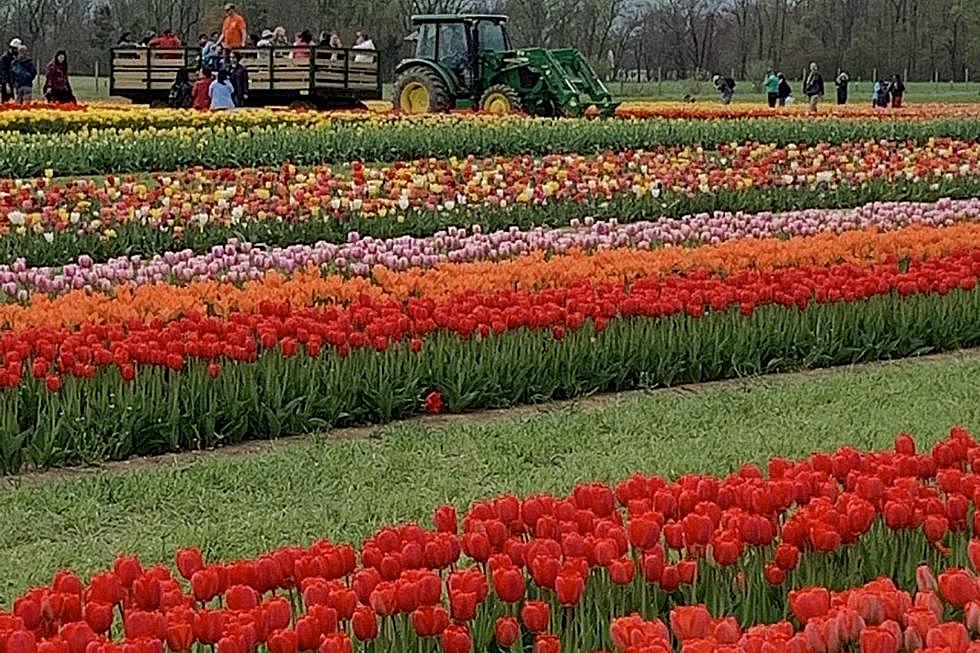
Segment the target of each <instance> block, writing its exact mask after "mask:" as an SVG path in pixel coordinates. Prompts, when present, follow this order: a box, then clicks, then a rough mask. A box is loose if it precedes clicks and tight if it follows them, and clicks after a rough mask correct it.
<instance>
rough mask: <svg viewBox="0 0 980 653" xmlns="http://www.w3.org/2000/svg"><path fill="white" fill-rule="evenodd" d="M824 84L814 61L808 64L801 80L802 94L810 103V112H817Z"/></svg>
mask: <svg viewBox="0 0 980 653" xmlns="http://www.w3.org/2000/svg"><path fill="white" fill-rule="evenodd" d="M823 92H824V86H823V75H821V74H820V71H819V70H818V69H817V64H816V63H811V64H810V71H809V72H808V73H807V75H806V79H805V80H804V81H803V94H804V95H805V96H806V97H807V100H808V101H809V103H810V112H811V113H816V112H817V104H819V103H820V100H821V99H822V98H823Z"/></svg>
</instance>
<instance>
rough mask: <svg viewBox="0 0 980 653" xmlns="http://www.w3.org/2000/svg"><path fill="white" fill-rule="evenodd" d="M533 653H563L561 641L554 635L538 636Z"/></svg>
mask: <svg viewBox="0 0 980 653" xmlns="http://www.w3.org/2000/svg"><path fill="white" fill-rule="evenodd" d="M533 653H561V640H559V639H558V638H557V637H556V636H554V635H537V636H535V638H534V651H533Z"/></svg>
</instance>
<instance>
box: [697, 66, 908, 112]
mask: <svg viewBox="0 0 980 653" xmlns="http://www.w3.org/2000/svg"><path fill="white" fill-rule="evenodd" d="M712 82H713V83H714V86H715V88H716V89H717V90H718V92H719V93H720V94H721V101H722V103H723V104H731V102H732V97H733V96H734V94H735V80H734V79H732V78H731V77H724V76H721V75H714V77H712ZM850 82H851V79H850V77H849V76H848V74H847V72H845V71H843V70H839V71H838V73H837V77H836V78H834V86H836V87H837V104H839V105H842V104H847V96H848V86H849V85H850ZM762 85H763V87H764V88H765V90H766V101H767V102H768V104H769V107H770V108H776V107H782V106H786V105H787V104H792V103H793V89H792V87H790V85H789V82H788V81H787V79H786V76H785V75H784V74H783V73H781V72H776V71H775V70H774V69H772V68H770V69H769V70H768V71H767V72H766V76H765V79H763V81H762ZM824 91H825V88H824V80H823V75H822V74H821V73H820V69H819V67H818V66H817V64H816V63H811V64H810V66H809V68H808V69H807V73H806V76H805V77H804V79H803V94H804V95H805V96H806V98H807V103H808V104H809V107H810V111H813V112H816V111H817V106H818V104H819V103H820V101H821V100H822V99H823V96H824ZM904 95H905V84H904V83H902V78H901V76H900V75H895V76H894V77H893V78H892V79H891V81H885V80H878V81H876V82H875V85H874V96H873V98H872V106H874V107H888V106H889V105H890V106H891V107H892V108H896V109H897V108H899V107H901V106H902V97H903V96H904Z"/></svg>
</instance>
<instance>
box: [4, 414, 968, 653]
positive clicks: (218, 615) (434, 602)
mask: <svg viewBox="0 0 980 653" xmlns="http://www.w3.org/2000/svg"><path fill="white" fill-rule="evenodd" d="M978 470H980V445H978V443H977V442H976V441H975V440H974V439H973V438H972V437H971V436H970V435H969V434H968V433H967V432H966V431H964V430H962V429H953V431H952V432H951V433H950V436H949V437H948V438H947V439H945V440H943V441H942V442H940V443H938V444H937V445H935V447H933V449H932V450H931V451H929V452H927V453H918V452H917V451H916V447H915V443H914V441H913V440H912V439H911V437H909V436H907V435H902V436H899V437H898V438H896V441H895V449H894V451H891V452H884V451H883V452H873V453H861V452H859V451H857V450H854V449H852V448H846V447H845V448H842V449H840V450H838V451H836V452H834V453H828V454H815V455H813V456H811V457H810V458H807V459H804V460H800V461H787V460H783V459H778V458H777V459H773V460H771V461H769V464H768V467H767V472H768V473H767V474H763V472H762V470H760V469H759V468H757V467H755V466H754V465H746V466H745V467H743V468H742V469H740V470H738V471H737V472H735V473H732V474H730V475H728V476H726V477H724V478H715V477H711V476H705V475H688V476H683V477H681V478H679V479H677V480H676V481H668V480H666V479H663V478H660V477H657V476H643V475H636V476H633V477H631V478H629V479H626V480H624V481H622V482H620V483H618V484H617V485H616V486H609V485H606V484H603V483H588V484H581V485H578V486H576V487H575V488H574V489H573V491H572V492H571V493H570V494H569V495H568V496H567V497H554V496H550V495H534V496H529V497H525V498H523V499H519V498H517V497H515V496H511V495H507V496H501V497H497V498H495V499H488V500H482V501H478V502H476V503H474V504H473V505H472V506H471V507H470V509H469V510H468V511H467V513H466V514H465V515H464V516H463V518H462V520H461V522H460V520H458V518H457V515H456V511H455V509H454V508H452V507H450V506H442V507H440V508H439V509H437V510H436V511H435V514H434V518H433V521H434V528H433V529H431V530H429V529H425V528H423V527H421V526H419V525H416V524H405V525H402V526H398V527H385V528H382V529H380V530H379V531H377V532H376V533H375V534H374V535H373V536H371V537H369V538H367V539H366V540H364V542H363V543H362V545H361V546H360V547H359V549H356V548H355V547H353V546H351V545H347V544H333V543H330V542H327V541H322V540H321V541H317V542H315V543H314V544H312V545H311V546H309V547H307V548H300V547H283V548H280V549H277V550H274V551H270V552H268V553H266V554H263V555H260V556H259V557H257V558H255V559H252V560H239V561H234V562H229V563H214V562H212V563H208V562H206V561H205V558H204V556H203V554H202V552H201V551H200V550H199V549H197V548H186V549H182V550H180V551H178V552H177V554H176V556H175V563H176V569H177V572H178V574H177V575H174V574H172V572H171V571H170V569H168V568H167V567H165V566H162V565H156V566H152V567H144V566H143V565H142V564H141V562H140V561H139V560H138V559H137V558H136V557H134V556H127V555H121V556H119V557H118V558H117V559H116V561H115V563H114V565H113V567H112V568H111V569H110V570H107V571H104V572H101V573H97V574H95V575H93V576H92V577H91V578H90V580H89V581H88V583H85V582H83V581H82V579H81V578H80V577H79V576H78V575H77V574H75V573H74V572H71V571H68V570H65V571H61V572H58V573H57V574H56V575H55V577H54V579H53V581H52V583H51V584H50V585H48V586H45V587H39V588H35V589H32V590H30V591H28V592H26V593H25V594H24V595H23V596H21V597H20V598H18V599H17V600H16V601H15V602H14V604H13V609H12V611H11V612H10V613H4V612H0V650H2V651H3V653H160V652H161V651H162V650H163V648H164V647H167V648H168V649H169V650H170V651H172V652H173V653H179V652H182V651H188V650H190V649H192V648H193V647H195V646H213V647H216V648H217V650H218V651H219V652H220V653H252V652H253V651H256V650H259V649H263V650H268V651H269V653H297V652H298V651H310V650H314V649H319V651H321V652H322V653H334V652H346V651H351V650H352V648H353V647H354V646H355V645H357V646H358V647H359V648H360V649H363V650H373V651H380V650H390V651H408V650H414V649H416V648H420V649H422V650H432V649H434V648H435V642H436V641H441V646H442V650H444V651H445V652H446V653H466V652H468V651H471V650H473V649H474V647H475V649H476V650H478V651H485V650H494V646H499V648H500V649H501V650H507V649H511V650H514V651H517V650H523V648H522V647H533V648H534V650H535V651H536V652H537V653H544V652H551V651H559V650H563V651H575V652H578V651H586V650H592V649H597V648H610V647H613V646H614V647H616V648H617V649H618V650H620V651H626V650H629V651H630V652H631V653H632V652H634V651H635V652H636V653H640V652H643V653H645V652H646V651H657V650H671V647H672V640H671V639H670V638H669V637H668V636H667V635H666V629H665V628H664V627H663V626H662V625H658V623H657V622H656V621H653V622H644V620H645V619H649V618H650V617H652V616H655V615H657V614H667V613H668V612H670V614H671V619H670V621H671V625H672V631H673V636H674V641H679V642H680V643H681V645H682V647H683V650H689V651H692V652H699V651H704V650H713V649H714V648H717V647H724V646H744V648H737V649H726V650H747V651H770V650H771V651H782V650H786V651H794V652H799V653H803V652H804V651H814V652H815V653H837V652H838V651H841V650H843V649H844V648H845V645H846V643H847V642H849V641H850V640H855V641H860V642H861V643H860V646H861V648H862V650H867V651H874V652H875V653H878V652H879V651H884V652H888V651H891V652H892V653H894V652H895V651H897V650H898V648H874V649H872V648H868V647H869V646H870V643H865V641H864V640H865V639H868V638H872V637H875V638H879V639H881V640H883V641H884V642H885V643H887V642H888V641H890V640H888V638H887V637H885V635H882V634H880V632H879V631H884V632H886V633H887V634H888V635H890V636H891V637H892V638H893V639H894V640H895V642H896V643H897V644H898V645H899V647H908V649H907V650H917V649H918V648H920V647H921V646H922V643H923V642H933V641H939V637H940V635H938V634H930V633H931V632H932V631H933V630H934V629H935V628H940V630H941V632H943V633H946V634H945V635H943V637H945V639H943V640H942V642H945V644H944V645H945V646H946V647H948V648H949V649H950V651H951V652H952V653H962V652H963V651H964V650H966V648H965V647H966V644H965V642H966V639H967V638H966V637H965V636H963V637H961V635H963V631H961V630H959V629H956V633H953V630H954V627H952V626H945V625H940V624H939V621H940V620H941V619H942V617H943V615H947V616H950V615H955V616H957V618H958V617H959V616H960V615H962V614H963V612H964V611H965V613H966V616H967V620H968V623H970V624H974V622H976V624H975V625H980V603H977V602H978V601H980V583H978V581H977V579H976V578H975V577H974V576H973V573H972V572H971V571H969V570H966V569H961V568H957V567H951V568H947V569H945V570H944V571H943V572H942V573H941V574H940V575H939V577H938V579H937V578H936V577H935V576H933V575H932V573H931V572H930V571H929V570H928V569H927V568H924V567H921V566H919V565H920V561H922V560H923V556H924V557H925V559H928V560H930V561H931V563H932V565H933V567H934V568H945V567H948V566H949V565H950V564H956V563H959V562H965V561H967V560H968V561H969V562H970V565H971V566H972V568H974V569H976V568H977V566H978V565H980V540H977V539H972V540H971V539H970V537H971V535H970V534H971V533H974V534H976V533H978V532H980V524H977V520H978V517H977V515H978V514H980V513H978V512H977V511H976V509H975V506H976V502H977V500H978V497H980V474H978ZM971 514H972V516H971ZM896 515H901V516H902V518H901V519H898V518H896ZM821 574H824V576H823V577H821V576H820V575H821ZM880 574H888V575H889V576H891V577H892V578H894V579H895V580H896V581H897V584H896V585H892V584H891V581H878V582H876V583H872V584H870V585H868V586H866V587H864V588H863V589H861V590H856V591H854V592H844V593H841V594H831V592H830V590H831V589H833V588H844V587H848V586H856V585H860V584H861V583H864V582H867V581H869V580H871V579H873V578H875V577H877V576H878V575H880ZM817 578H821V580H819V581H818V582H815V579H817ZM794 587H795V588H801V589H799V590H798V591H791V589H792V588H794ZM916 587H917V588H918V593H917V594H916V596H915V597H914V599H913V597H912V596H911V595H910V594H909V593H908V592H907V591H911V590H913V589H915V588H916ZM906 590H907V591H906ZM787 592H788V594H787ZM943 602H945V604H947V605H946V606H945V607H944V606H943ZM699 603H703V604H705V607H703V608H701V607H694V606H695V604H699ZM919 608H922V609H919ZM923 609H924V610H928V611H929V612H930V613H932V617H929V615H928V614H926V612H925V611H924V610H923ZM632 612H637V613H639V616H637V617H633V618H627V619H625V620H617V621H615V622H614V623H613V627H612V629H611V630H610V628H609V618H610V617H611V616H613V617H615V616H626V615H629V614H630V613H632ZM710 614H714V615H715V616H717V617H726V616H727V617H735V616H737V619H735V618H732V619H727V618H723V619H721V620H720V621H717V620H713V619H712V618H711V617H710ZM790 614H792V616H793V619H794V621H795V623H796V624H797V625H798V626H799V627H800V628H802V635H801V636H796V635H793V634H792V630H791V627H790V626H783V625H777V626H772V627H768V628H763V629H761V630H758V629H749V630H748V631H746V632H744V633H743V632H742V631H741V630H740V628H739V625H738V624H739V623H741V624H746V625H751V624H757V623H759V624H761V623H769V622H773V621H778V620H781V619H785V618H786V617H787V616H788V615H790ZM971 620H972V621H971ZM888 622H894V624H895V625H894V626H893V625H891V624H890V623H888ZM896 627H897V628H898V630H896ZM786 628H790V630H789V631H788V632H787V631H786V630H785V629H786ZM867 629H871V632H872V633H874V634H873V635H865V634H864V632H865V630H867ZM910 629H911V632H910ZM522 632H523V635H522ZM937 632H938V631H937ZM777 634H779V636H778V637H777ZM954 635H955V637H956V638H957V639H955V640H954V639H952V638H953V637H954ZM757 636H760V637H761V639H759V638H758V637H757ZM916 637H918V639H916ZM772 638H776V639H779V638H782V640H785V641H782V643H780V644H776V643H773V644H772V646H764V644H765V642H766V641H768V640H769V639H772ZM648 639H649V641H647V640H648ZM875 641H877V640H875ZM494 642H496V644H495V643H494ZM961 644H962V645H961ZM929 645H930V646H936V644H935V643H930V644H929ZM773 646H775V648H773ZM488 647H489V648H488ZM851 650H853V649H851Z"/></svg>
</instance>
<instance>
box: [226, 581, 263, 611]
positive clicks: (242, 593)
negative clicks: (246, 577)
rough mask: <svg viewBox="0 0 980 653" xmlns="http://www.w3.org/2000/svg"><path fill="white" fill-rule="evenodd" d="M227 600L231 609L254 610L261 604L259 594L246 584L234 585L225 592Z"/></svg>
mask: <svg viewBox="0 0 980 653" xmlns="http://www.w3.org/2000/svg"><path fill="white" fill-rule="evenodd" d="M225 602H226V603H227V605H228V609H230V610H252V609H254V608H256V607H258V605H259V594H258V592H256V591H255V590H254V589H252V588H251V587H248V586H246V585H233V586H231V587H229V588H228V590H227V591H226V592H225Z"/></svg>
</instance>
